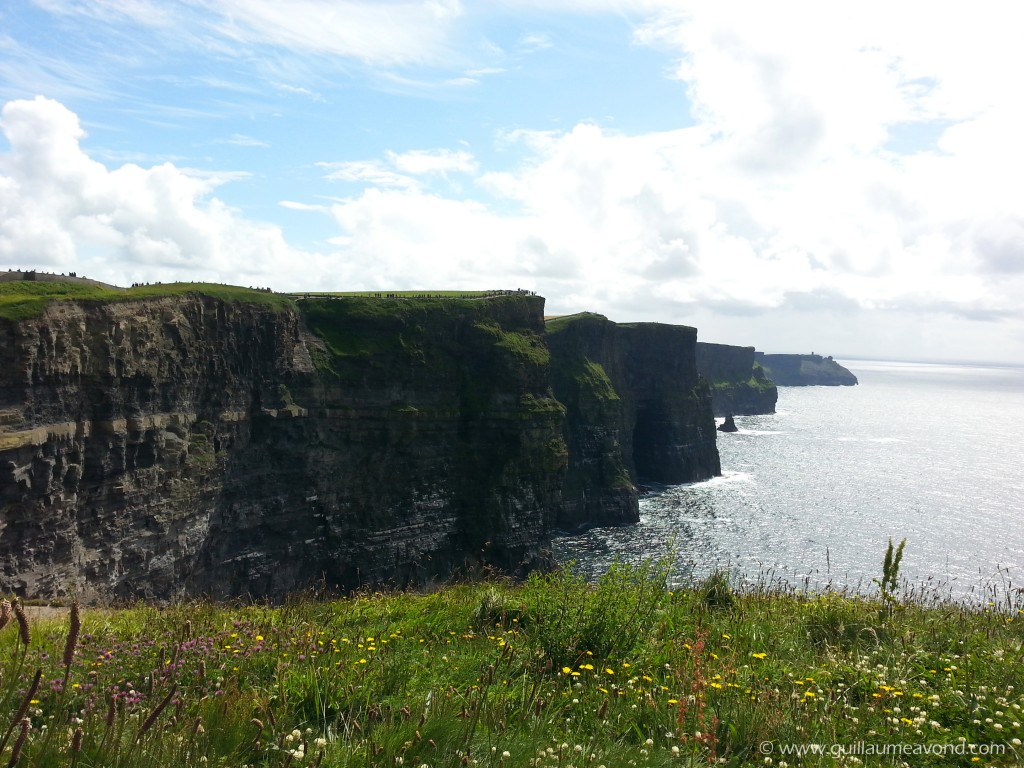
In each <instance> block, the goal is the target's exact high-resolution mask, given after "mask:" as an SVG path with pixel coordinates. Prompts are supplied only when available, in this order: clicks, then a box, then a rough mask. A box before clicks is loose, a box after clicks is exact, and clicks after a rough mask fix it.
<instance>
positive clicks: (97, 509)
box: [0, 295, 566, 597]
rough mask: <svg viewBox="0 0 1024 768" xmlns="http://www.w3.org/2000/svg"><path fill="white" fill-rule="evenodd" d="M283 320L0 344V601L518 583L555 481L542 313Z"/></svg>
mask: <svg viewBox="0 0 1024 768" xmlns="http://www.w3.org/2000/svg"><path fill="white" fill-rule="evenodd" d="M299 305H300V307H302V309H301V311H300V310H296V309H295V308H283V309H282V308H276V309H275V308H274V307H271V306H266V305H258V304H252V303H245V302H230V301H222V300H219V299H215V298H211V297H209V296H203V295H188V296H179V297H173V298H151V299H145V300H137V301H124V302H95V303H76V302H57V303H52V304H49V305H48V306H47V308H46V309H45V310H44V311H43V312H42V313H41V314H39V315H37V316H34V317H30V318H27V319H22V320H20V321H11V320H0V591H14V592H17V593H19V594H24V595H32V596H48V595H60V594H67V593H70V592H76V593H77V594H79V595H80V596H83V597H90V596H104V597H110V596H121V597H135V596H160V597H168V596H172V595H175V594H208V595H212V596H216V597H226V596H234V595H244V594H252V595H260V596H280V595H282V594H284V593H286V592H288V591H291V590H294V589H296V588H299V587H302V586H305V585H308V584H311V583H314V582H318V581H323V582H325V583H327V584H328V585H340V586H345V587H352V586H356V585H359V584H366V583H374V582H381V581H395V582H399V583H400V582H403V581H406V580H422V579H429V578H431V577H433V576H436V575H448V574H450V573H451V572H452V571H453V570H455V569H457V568H460V567H463V566H466V565H468V566H469V567H478V566H479V565H481V564H485V563H486V564H494V565H496V566H499V567H502V568H504V569H507V570H515V569H516V568H519V567H523V566H524V565H527V566H528V565H529V563H530V562H531V561H532V560H533V559H534V558H536V557H537V555H538V551H539V548H540V547H541V546H543V544H544V543H545V542H546V537H547V530H548V529H549V528H550V526H551V524H552V522H553V521H552V519H551V518H552V515H553V510H555V509H557V508H558V504H559V500H560V491H561V483H562V478H563V475H564V468H565V460H566V448H565V444H564V441H563V438H562V430H561V424H562V420H563V409H562V407H561V406H560V405H559V404H558V403H557V402H556V401H554V400H553V399H552V398H551V392H550V388H549V381H548V376H549V367H548V360H547V350H546V348H545V346H544V343H543V332H544V331H543V299H539V298H532V297H526V296H510V297H503V298H496V299H489V300H486V301H479V300H478V301H470V300H452V301H442V300H435V301H430V302H426V301H421V302H416V301H411V300H409V301H406V300H393V301H389V300H386V299H365V300H358V299H346V300H335V301H331V300H320V301H308V302H299ZM310 329H311V330H312V331H313V333H310Z"/></svg>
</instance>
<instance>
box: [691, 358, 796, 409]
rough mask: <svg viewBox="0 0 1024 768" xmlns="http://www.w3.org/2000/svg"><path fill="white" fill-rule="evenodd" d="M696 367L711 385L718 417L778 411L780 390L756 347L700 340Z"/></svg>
mask: <svg viewBox="0 0 1024 768" xmlns="http://www.w3.org/2000/svg"><path fill="white" fill-rule="evenodd" d="M697 370H698V371H700V374H701V376H703V377H704V378H705V379H707V380H708V382H709V383H710V385H711V403H712V407H713V408H714V412H715V416H720V417H721V416H729V415H730V414H731V415H734V416H740V415H743V416H754V415H758V414H765V413H775V404H776V403H777V402H778V399H779V390H778V388H777V387H776V386H775V382H774V381H772V380H771V378H770V377H769V376H768V374H767V373H766V372H765V370H764V368H762V367H761V365H760V364H759V363H758V362H757V360H756V359H755V356H754V348H753V347H736V346H732V345H730V344H708V343H706V342H703V341H698V342H697Z"/></svg>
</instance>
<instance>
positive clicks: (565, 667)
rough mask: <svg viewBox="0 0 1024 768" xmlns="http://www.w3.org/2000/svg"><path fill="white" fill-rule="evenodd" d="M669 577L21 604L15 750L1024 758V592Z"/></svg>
mask: <svg viewBox="0 0 1024 768" xmlns="http://www.w3.org/2000/svg"><path fill="white" fill-rule="evenodd" d="M666 573H667V570H666V565H665V564H660V563H649V564H646V565H643V566H640V567H625V566H616V567H614V568H613V569H612V571H611V572H610V573H609V574H608V575H606V576H605V577H604V578H603V579H602V580H601V581H600V583H598V584H596V585H588V584H586V583H584V582H583V581H582V580H580V579H578V578H577V577H575V576H573V575H571V574H567V573H559V574H554V575H545V576H535V577H533V578H531V579H530V580H529V581H528V582H527V583H525V584H523V585H511V584H506V583H504V582H494V583H485V584H479V585H456V586H451V587H448V588H445V589H443V590H440V591H437V592H435V593H431V594H408V593H397V594H365V595H360V596H356V597H352V598H349V599H344V600H317V599H314V598H313V597H308V598H303V599H296V600H295V601H293V602H291V603H289V604H287V605H284V606H282V607H276V608H271V607H265V606H245V607H217V606H212V605H207V604H197V605H186V606H180V607H174V608H169V609H158V608H155V607H147V606H139V607H135V608H130V609H126V610H116V611H114V610H100V609H96V610H91V609H83V610H82V611H81V614H80V618H79V614H78V611H77V610H74V611H73V612H72V613H71V615H70V616H64V617H63V618H60V619H53V620H47V621H43V620H39V621H32V620H30V619H26V618H25V616H24V613H22V612H21V608H20V606H17V605H16V606H15V610H14V611H11V610H10V606H9V605H8V606H7V608H6V609H3V615H4V616H5V617H6V618H7V621H6V622H5V623H6V624H7V626H6V627H4V628H3V629H2V630H0V670H2V673H3V675H2V680H0V731H4V732H6V736H4V737H3V742H2V747H0V765H4V764H7V765H13V764H19V765H25V766H73V767H74V766H83V767H84V766H145V767H146V768H157V767H159V766H200V765H202V766H300V765H316V766H380V767H381V768H384V767H385V766H387V767H391V766H402V765H405V766H414V767H415V768H424V767H425V766H429V767H430V768H440V767H441V766H463V765H480V766H499V767H501V768H505V767H506V766H538V767H539V766H544V767H552V768H553V767H554V766H563V767H565V766H574V767H576V768H580V767H582V766H592V767H593V768H597V766H607V768H614V767H615V766H688V765H708V764H721V765H730V766H737V765H765V764H771V765H777V766H785V765H859V764H864V765H912V766H922V765H1000V766H1003V765H1018V764H1020V762H1021V760H1022V759H1024V751H1021V746H1020V744H1021V741H1020V739H1021V738H1024V729H1022V726H1021V722H1020V721H1024V713H1022V712H1021V706H1022V704H1024V696H1022V694H1024V657H1022V642H1024V624H1022V622H1024V617H1021V616H1019V614H1020V611H1019V610H1017V609H1015V608H1007V607H1005V606H1003V607H991V608H989V609H988V610H984V609H980V610H979V609H970V608H968V607H966V606H958V605H953V604H946V605H943V606H938V607H936V606H932V607H922V606H920V605H908V604H902V603H900V602H899V601H897V600H895V599H893V598H891V597H889V596H888V595H886V597H885V599H882V600H878V601H871V600H864V599H858V598H852V597H846V596H841V595H835V594H826V595H819V596H809V595H800V594H795V593H784V592H780V591H769V590H766V589H764V590H754V591H752V592H748V593H746V594H735V593H734V592H733V591H732V590H731V589H730V588H729V585H728V581H727V579H724V578H722V577H713V578H712V579H709V580H708V582H706V583H704V584H702V585H698V586H696V587H694V588H693V589H688V590H683V591H676V592H672V591H670V590H668V589H667V588H666V586H665V583H666V582H665V577H666ZM0 736H2V734H0ZM813 745H821V746H820V747H815V746H813ZM887 745H889V746H888V747H887ZM892 745H897V747H899V749H900V750H902V752H901V753H900V754H894V753H893V752H891V751H890V753H889V754H888V755H886V756H878V755H877V754H873V752H878V751H881V750H882V749H890V750H891V749H892V748H893V747H892ZM797 749H804V750H806V751H807V752H808V753H807V754H804V755H803V756H801V755H798V754H788V752H790V751H791V750H797ZM816 749H817V750H820V751H823V752H825V754H815V753H814V750H816ZM843 750H845V751H847V752H849V753H853V754H846V755H843V754H841V752H842V751H843ZM857 750H860V751H859V752H858V751H857ZM869 750H870V751H869ZM915 750H916V751H915ZM926 750H927V751H926Z"/></svg>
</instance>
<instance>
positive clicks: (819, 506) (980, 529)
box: [554, 360, 1024, 605]
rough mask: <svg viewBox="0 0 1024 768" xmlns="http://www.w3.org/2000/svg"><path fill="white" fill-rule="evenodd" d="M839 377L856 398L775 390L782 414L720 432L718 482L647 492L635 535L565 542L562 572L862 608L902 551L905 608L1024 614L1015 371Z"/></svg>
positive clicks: (607, 531) (877, 372)
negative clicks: (649, 577)
mask: <svg viewBox="0 0 1024 768" xmlns="http://www.w3.org/2000/svg"><path fill="white" fill-rule="evenodd" d="M839 362H842V364H843V365H844V366H845V367H846V368H848V369H849V370H851V371H852V372H853V373H854V374H855V375H856V376H857V378H858V379H859V381H860V383H859V385H858V386H847V387H779V400H778V405H777V406H776V413H774V414H771V415H764V416H737V417H736V425H737V426H738V427H739V432H736V433H733V434H726V433H719V436H718V450H719V453H720V455H721V459H722V475H721V477H716V478H714V479H712V480H708V481H706V482H700V483H692V484H687V485H676V486H655V487H653V488H652V489H651V491H650V492H649V493H647V494H646V495H645V496H644V497H643V498H642V499H641V502H640V522H639V523H638V524H636V525H632V526H626V527H616V528H593V529H590V530H588V531H586V532H584V533H581V534H577V535H569V534H564V535H559V536H557V537H556V539H555V541H554V552H555V557H556V559H558V560H559V561H561V562H562V563H564V564H569V563H571V564H572V567H573V568H576V569H578V570H580V571H582V572H583V573H585V574H586V575H587V576H589V577H591V578H597V577H598V576H599V575H600V574H601V573H602V572H603V571H605V570H607V568H608V567H609V566H610V564H611V563H612V562H614V561H616V560H619V561H625V562H638V561H640V560H643V559H650V558H660V557H665V556H668V557H671V558H673V559H674V563H675V565H674V567H673V571H672V577H671V579H672V581H673V583H679V584H685V583H694V582H696V581H699V580H700V579H702V578H704V577H706V576H707V575H708V574H710V573H711V572H713V571H719V570H724V571H727V572H728V573H729V574H730V576H731V578H732V580H733V583H734V584H735V585H736V586H739V587H746V588H764V587H771V588H773V589H774V588H779V589H788V590H812V591H821V590H827V589H832V590H840V591H845V592H854V593H860V594H869V593H871V592H877V585H875V584H874V582H873V580H874V579H877V578H880V577H881V573H882V561H883V558H884V554H885V550H886V547H887V545H888V543H889V541H890V540H891V541H892V542H894V544H898V543H899V542H900V541H901V540H903V539H906V546H905V549H904V554H903V559H902V562H901V566H900V575H901V577H902V578H901V589H902V591H903V592H904V594H905V595H906V596H908V597H910V598H913V599H916V600H920V601H925V602H927V601H950V600H952V601H953V602H962V601H966V602H978V603H991V602H998V603H999V604H1001V605H1003V604H1010V603H1012V604H1015V605H1024V590H1022V589H1021V588H1022V587H1024V450H1022V440H1024V367H1014V366H995V365H959V364H948V363H941V364H940V363H913V362H885V361H871V360H840V361H839ZM719 423H721V419H719Z"/></svg>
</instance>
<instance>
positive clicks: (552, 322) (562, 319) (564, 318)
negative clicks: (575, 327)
mask: <svg viewBox="0 0 1024 768" xmlns="http://www.w3.org/2000/svg"><path fill="white" fill-rule="evenodd" d="M588 318H594V319H596V320H604V321H608V318H607V317H605V316H604V315H599V314H597V313H596V312H577V313H576V314H574V315H558V316H556V317H552V318H550V319H546V320H545V321H544V327H545V328H546V329H547V332H548V333H558V332H559V331H562V330H565V329H566V328H568V327H569V326H570V325H572V324H573V323H575V322H577V321H579V320H584V319H588Z"/></svg>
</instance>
